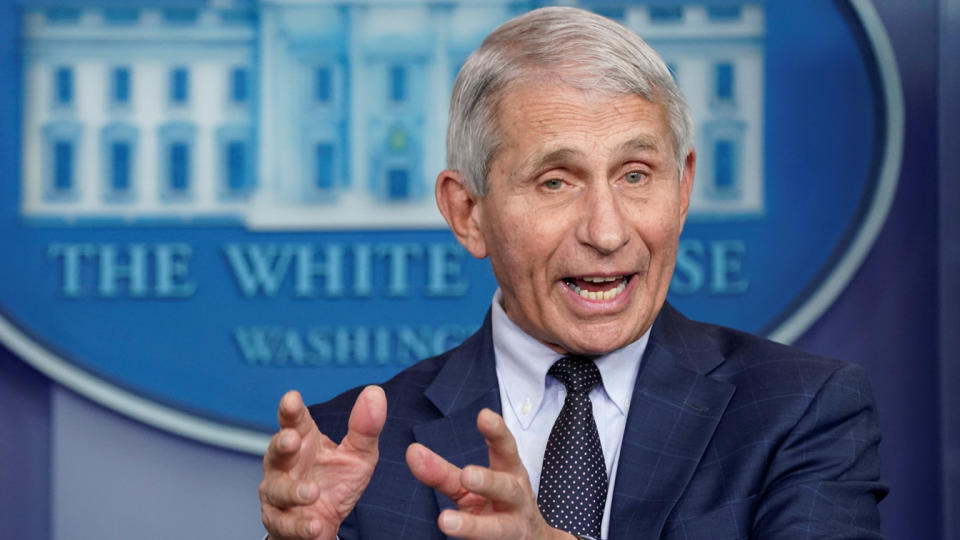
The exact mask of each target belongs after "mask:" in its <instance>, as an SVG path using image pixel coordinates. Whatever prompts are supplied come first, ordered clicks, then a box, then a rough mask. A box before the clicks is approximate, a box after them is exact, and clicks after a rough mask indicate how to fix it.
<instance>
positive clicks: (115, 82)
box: [110, 67, 130, 105]
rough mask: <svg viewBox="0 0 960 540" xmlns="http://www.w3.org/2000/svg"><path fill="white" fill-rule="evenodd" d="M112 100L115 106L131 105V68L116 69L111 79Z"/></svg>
mask: <svg viewBox="0 0 960 540" xmlns="http://www.w3.org/2000/svg"><path fill="white" fill-rule="evenodd" d="M110 79H111V80H110V99H111V101H112V102H113V103H114V104H115V105H129V104H130V68H127V67H118V68H114V70H113V73H112V74H111V77H110Z"/></svg>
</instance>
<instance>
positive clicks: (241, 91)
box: [230, 68, 250, 103]
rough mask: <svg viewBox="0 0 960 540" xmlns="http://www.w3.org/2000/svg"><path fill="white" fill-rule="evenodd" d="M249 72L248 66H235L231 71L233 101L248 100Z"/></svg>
mask: <svg viewBox="0 0 960 540" xmlns="http://www.w3.org/2000/svg"><path fill="white" fill-rule="evenodd" d="M249 73H250V72H249V71H247V69H246V68H234V69H233V71H231V72H230V100H231V101H232V102H234V103H246V102H247V98H248V96H249V92H250V84H249V83H250V81H249Z"/></svg>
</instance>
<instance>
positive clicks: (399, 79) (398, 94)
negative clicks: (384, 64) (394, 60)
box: [389, 66, 407, 103]
mask: <svg viewBox="0 0 960 540" xmlns="http://www.w3.org/2000/svg"><path fill="white" fill-rule="evenodd" d="M389 79H390V81H389V91H390V101H393V102H395V103H400V102H403V101H405V100H406V99H407V69H406V68H405V67H404V66H390V76H389Z"/></svg>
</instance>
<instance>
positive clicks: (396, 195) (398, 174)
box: [387, 167, 410, 201]
mask: <svg viewBox="0 0 960 540" xmlns="http://www.w3.org/2000/svg"><path fill="white" fill-rule="evenodd" d="M387 198H388V199H390V200H394V201H397V200H404V199H408V198H410V171H409V170H407V169H406V168H401V167H394V168H391V169H389V170H388V171H387Z"/></svg>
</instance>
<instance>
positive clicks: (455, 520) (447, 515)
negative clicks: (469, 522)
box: [440, 512, 463, 532]
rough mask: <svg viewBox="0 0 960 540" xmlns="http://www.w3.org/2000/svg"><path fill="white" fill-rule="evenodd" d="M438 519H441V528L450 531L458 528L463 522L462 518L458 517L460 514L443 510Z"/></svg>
mask: <svg viewBox="0 0 960 540" xmlns="http://www.w3.org/2000/svg"><path fill="white" fill-rule="evenodd" d="M440 519H442V520H443V528H444V529H446V530H448V531H450V532H455V531H458V530H460V524H461V523H462V522H463V520H462V519H461V518H460V514H458V513H456V512H444V513H443V514H442V515H441V516H440Z"/></svg>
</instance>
